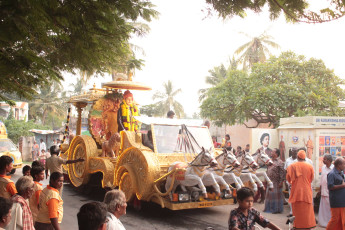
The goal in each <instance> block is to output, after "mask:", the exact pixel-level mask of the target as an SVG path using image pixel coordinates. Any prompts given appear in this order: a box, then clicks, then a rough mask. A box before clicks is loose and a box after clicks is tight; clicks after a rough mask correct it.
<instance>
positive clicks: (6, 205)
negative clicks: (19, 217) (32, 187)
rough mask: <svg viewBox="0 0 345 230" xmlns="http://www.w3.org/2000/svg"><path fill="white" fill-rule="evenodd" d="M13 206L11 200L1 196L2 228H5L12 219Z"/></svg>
mask: <svg viewBox="0 0 345 230" xmlns="http://www.w3.org/2000/svg"><path fill="white" fill-rule="evenodd" d="M12 206H13V202H12V201H11V200H9V199H6V198H3V197H0V230H4V229H5V227H6V226H7V225H8V224H9V223H10V221H11V209H12Z"/></svg>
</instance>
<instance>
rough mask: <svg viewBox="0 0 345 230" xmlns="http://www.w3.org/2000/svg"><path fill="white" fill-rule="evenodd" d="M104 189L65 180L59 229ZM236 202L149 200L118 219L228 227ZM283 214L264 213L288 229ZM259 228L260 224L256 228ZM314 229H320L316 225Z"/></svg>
mask: <svg viewBox="0 0 345 230" xmlns="http://www.w3.org/2000/svg"><path fill="white" fill-rule="evenodd" d="M20 176H21V170H17V172H16V173H15V174H14V175H13V176H12V179H13V180H14V181H16V180H17V179H18V178H19V177H20ZM43 184H44V185H47V184H48V180H44V181H43ZM103 197H104V191H103V190H101V189H93V190H91V189H86V190H85V189H84V190H83V191H78V189H75V188H74V187H73V186H72V185H69V184H65V185H64V191H63V200H64V217H63V221H62V224H61V227H62V229H65V230H71V229H78V222H77V213H78V211H79V208H80V207H81V206H82V205H83V204H84V203H87V202H89V201H93V200H97V201H102V199H103ZM235 207H237V206H236V205H226V206H218V207H212V208H204V209H193V210H181V211H171V210H168V209H162V208H160V206H158V205H156V204H151V203H144V204H143V205H142V209H141V210H140V211H136V210H134V209H133V208H131V207H128V209H127V215H125V216H123V217H121V221H122V223H123V225H124V226H125V227H126V229H127V230H151V229H167V230H172V229H176V230H184V229H189V230H193V229H206V228H207V227H213V228H214V229H216V230H225V229H227V220H228V216H229V212H230V210H231V209H233V208H235ZM254 207H255V208H256V209H258V210H259V211H262V210H263V208H264V206H263V205H262V204H255V205H254ZM284 208H285V210H284V213H282V214H267V213H264V216H265V217H266V218H268V219H269V220H270V221H272V222H273V223H275V224H277V225H278V226H279V227H280V228H281V229H289V228H288V226H287V225H286V224H285V222H286V219H287V218H286V215H287V214H288V212H289V210H288V206H285V207H284ZM258 229H259V228H258ZM316 229H323V228H321V227H318V228H316Z"/></svg>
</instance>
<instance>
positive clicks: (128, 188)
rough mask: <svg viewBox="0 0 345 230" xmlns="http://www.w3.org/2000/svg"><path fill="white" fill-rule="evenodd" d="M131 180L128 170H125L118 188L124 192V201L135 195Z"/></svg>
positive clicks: (130, 199)
mask: <svg viewBox="0 0 345 230" xmlns="http://www.w3.org/2000/svg"><path fill="white" fill-rule="evenodd" d="M133 185H134V184H133V181H132V178H131V175H130V174H129V172H127V171H125V172H124V173H123V174H122V176H121V179H120V183H119V189H120V190H121V191H122V192H124V193H125V195H126V202H131V201H132V200H133V198H134V196H135V192H134V191H135V190H134V186H133Z"/></svg>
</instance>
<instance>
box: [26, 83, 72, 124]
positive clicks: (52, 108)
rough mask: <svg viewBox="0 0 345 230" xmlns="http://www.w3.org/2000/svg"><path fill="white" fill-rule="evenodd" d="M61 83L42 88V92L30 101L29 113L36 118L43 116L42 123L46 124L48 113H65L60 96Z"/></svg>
mask: <svg viewBox="0 0 345 230" xmlns="http://www.w3.org/2000/svg"><path fill="white" fill-rule="evenodd" d="M60 93H61V85H60V83H58V82H54V83H53V84H51V85H49V86H47V87H46V88H42V89H40V93H39V94H38V95H36V96H35V99H34V100H33V101H32V102H30V103H29V107H30V110H29V115H30V116H31V117H33V118H35V119H37V118H38V117H41V121H42V124H43V125H44V124H45V120H46V118H47V115H48V113H60V114H63V113H65V112H66V111H65V109H64V107H63V106H62V104H63V102H62V100H61V97H60Z"/></svg>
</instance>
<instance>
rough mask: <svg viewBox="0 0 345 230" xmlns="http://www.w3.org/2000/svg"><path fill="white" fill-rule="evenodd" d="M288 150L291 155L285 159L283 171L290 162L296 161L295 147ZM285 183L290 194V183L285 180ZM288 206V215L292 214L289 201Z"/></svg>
mask: <svg viewBox="0 0 345 230" xmlns="http://www.w3.org/2000/svg"><path fill="white" fill-rule="evenodd" d="M290 151H291V156H290V157H289V158H288V159H286V161H285V165H284V169H285V171H286V169H287V168H288V167H289V166H290V165H291V164H292V163H294V162H296V161H297V148H292V149H291V150H290ZM286 184H287V185H288V188H289V194H290V190H291V188H290V184H289V183H288V182H286ZM289 206H290V214H289V216H292V207H291V203H289Z"/></svg>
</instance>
